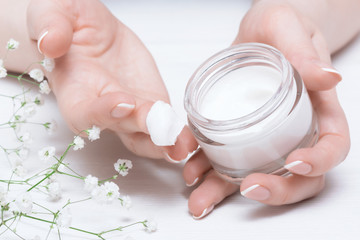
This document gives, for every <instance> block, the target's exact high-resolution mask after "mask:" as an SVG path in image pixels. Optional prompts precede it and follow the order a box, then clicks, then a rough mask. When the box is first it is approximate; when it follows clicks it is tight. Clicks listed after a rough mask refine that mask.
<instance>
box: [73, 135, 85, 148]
mask: <svg viewBox="0 0 360 240" xmlns="http://www.w3.org/2000/svg"><path fill="white" fill-rule="evenodd" d="M73 144H74V150H75V151H76V150H79V149H82V148H84V146H85V141H84V139H82V138H81V137H79V136H76V137H74V141H73Z"/></svg>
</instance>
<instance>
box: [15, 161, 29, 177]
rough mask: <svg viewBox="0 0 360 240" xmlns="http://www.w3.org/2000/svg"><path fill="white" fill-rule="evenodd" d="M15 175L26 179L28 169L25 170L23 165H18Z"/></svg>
mask: <svg viewBox="0 0 360 240" xmlns="http://www.w3.org/2000/svg"><path fill="white" fill-rule="evenodd" d="M14 173H15V174H16V175H17V176H19V177H24V176H25V175H26V174H27V169H26V168H24V166H23V165H21V164H18V165H17V166H16V167H15V168H14Z"/></svg>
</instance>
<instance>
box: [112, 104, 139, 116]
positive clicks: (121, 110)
mask: <svg viewBox="0 0 360 240" xmlns="http://www.w3.org/2000/svg"><path fill="white" fill-rule="evenodd" d="M134 108H135V105H132V104H128V103H119V104H118V105H116V107H115V108H114V109H113V110H112V111H111V116H112V117H114V118H122V117H125V116H127V115H128V114H129V112H131V111H132V110H134Z"/></svg>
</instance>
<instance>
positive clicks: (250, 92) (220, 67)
mask: <svg viewBox="0 0 360 240" xmlns="http://www.w3.org/2000/svg"><path fill="white" fill-rule="evenodd" d="M259 74H260V75H259ZM270 82H272V83H271V84H270ZM275 82H276V84H277V85H274V83H275ZM269 87H271V88H269ZM264 89H266V90H267V91H266V94H267V95H268V97H265V98H264V96H265V95H266V94H265V92H264ZM269 89H272V90H271V91H272V92H269V91H268V90H269ZM269 93H270V94H269ZM254 96H255V97H256V99H255V100H254ZM261 101H263V102H261ZM184 103H185V109H186V111H187V114H188V121H189V126H190V128H191V130H192V132H193V133H194V135H195V137H196V139H197V141H198V142H199V145H200V146H201V149H202V150H203V151H204V152H205V154H206V155H207V157H208V158H209V160H210V162H211V164H212V166H213V167H214V169H215V170H216V171H217V173H218V174H220V175H221V176H222V177H223V178H225V179H227V180H228V181H231V182H235V183H241V180H242V179H243V178H244V177H246V176H247V175H249V174H250V173H253V172H261V173H269V174H277V175H285V174H286V173H287V171H286V169H284V168H283V165H284V162H285V159H286V157H287V156H288V154H289V153H290V152H292V151H293V150H295V149H297V148H303V147H309V146H313V145H314V144H315V143H316V141H317V139H318V129H317V121H316V115H315V114H314V112H313V108H312V105H311V101H310V99H309V96H308V93H307V91H306V88H305V87H304V84H303V82H302V80H301V77H300V76H299V74H298V73H297V72H296V70H294V69H293V67H292V66H291V64H290V63H289V62H288V61H287V60H286V59H285V57H284V56H283V55H282V54H281V53H280V52H279V51H278V50H277V49H275V48H273V47H271V46H268V45H265V44H260V43H246V44H240V45H237V46H233V47H230V48H227V49H225V50H223V51H221V52H219V53H217V54H215V55H214V56H212V57H210V58H209V59H208V60H207V61H205V63H203V64H202V65H201V66H200V67H199V68H198V69H197V70H196V72H195V73H194V74H193V76H192V77H191V79H190V81H189V83H188V85H187V88H186V92H185V99H184ZM253 103H256V104H255V105H254V104H253Z"/></svg>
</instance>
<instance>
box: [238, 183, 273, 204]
mask: <svg viewBox="0 0 360 240" xmlns="http://www.w3.org/2000/svg"><path fill="white" fill-rule="evenodd" d="M241 195H243V196H244V197H247V198H250V199H252V200H256V201H263V200H266V199H268V198H269V197H270V191H269V190H268V189H267V188H265V187H263V186H260V185H259V184H255V185H252V186H251V187H248V188H247V189H245V190H244V191H242V192H241Z"/></svg>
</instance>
